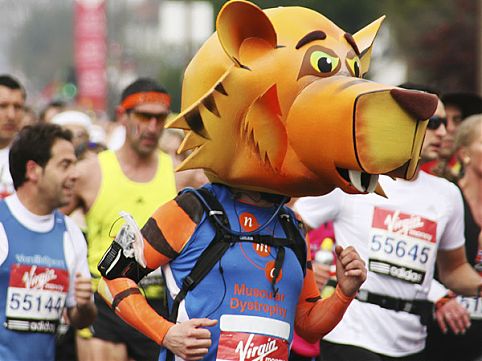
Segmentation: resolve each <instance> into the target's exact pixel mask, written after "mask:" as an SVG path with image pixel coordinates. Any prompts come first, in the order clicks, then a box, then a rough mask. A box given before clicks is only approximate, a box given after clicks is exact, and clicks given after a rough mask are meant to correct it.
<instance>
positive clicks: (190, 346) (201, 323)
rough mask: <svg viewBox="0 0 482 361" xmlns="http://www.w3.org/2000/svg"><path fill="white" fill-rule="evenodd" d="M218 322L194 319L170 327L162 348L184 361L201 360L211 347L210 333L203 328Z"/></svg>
mask: <svg viewBox="0 0 482 361" xmlns="http://www.w3.org/2000/svg"><path fill="white" fill-rule="evenodd" d="M217 322H218V321H217V320H210V319H208V318H194V319H192V320H189V321H184V322H181V323H178V324H175V325H174V326H172V327H171V328H170V329H169V331H167V334H166V335H165V336H164V341H163V342H162V346H164V347H166V348H168V349H169V350H171V351H172V352H173V353H174V354H175V355H177V356H179V357H181V358H182V359H184V360H186V361H195V360H201V359H202V358H203V357H204V356H205V355H206V354H207V353H208V349H209V347H210V346H211V332H209V330H207V329H206V328H204V327H211V326H214V325H215V324H216V323H217Z"/></svg>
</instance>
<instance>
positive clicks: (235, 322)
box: [159, 184, 304, 360]
mask: <svg viewBox="0 0 482 361" xmlns="http://www.w3.org/2000/svg"><path fill="white" fill-rule="evenodd" d="M206 187H208V188H210V189H211V191H213V192H214V193H215V194H216V196H217V198H218V200H219V202H220V203H221V204H222V205H223V207H224V210H225V212H226V215H227V216H228V218H229V222H230V225H231V228H232V229H233V230H235V231H242V232H243V231H244V232H249V231H252V230H254V229H256V228H259V226H261V225H263V224H264V223H265V222H266V221H267V220H269V218H270V217H271V216H272V215H273V213H274V212H275V209H276V207H269V208H264V207H258V206H254V205H250V204H246V203H243V202H240V201H238V200H235V199H234V197H233V194H232V193H231V191H230V189H229V188H227V187H225V186H221V185H217V184H210V185H208V186H206ZM286 212H288V213H290V214H291V216H292V217H294V215H293V214H292V212H291V211H290V210H289V209H287V208H286ZM214 234H215V229H214V227H213V226H212V225H211V223H210V222H209V220H208V219H207V217H206V214H204V215H203V219H202V220H201V222H200V223H199V225H198V227H197V228H196V230H195V232H194V234H193V236H192V237H191V239H190V240H189V242H188V243H187V244H186V246H185V247H184V249H183V250H182V252H181V253H180V254H179V256H177V257H176V258H175V259H173V260H172V261H171V262H170V264H169V265H168V267H167V268H166V267H165V268H164V271H167V272H168V273H170V274H171V275H172V276H171V277H173V278H174V280H175V283H176V285H177V287H179V288H180V285H181V282H182V280H183V279H184V278H185V277H186V276H187V275H188V274H189V272H190V271H191V269H192V268H193V266H194V264H195V263H196V260H197V259H198V258H199V256H200V254H201V253H202V251H203V250H204V249H205V248H206V247H207V246H208V245H209V243H210V242H211V240H212V239H213V237H214ZM259 234H261V235H271V236H273V237H277V238H286V235H285V233H284V231H283V227H282V225H281V223H280V222H279V219H278V217H274V219H273V220H272V221H271V222H270V224H269V225H268V226H267V227H266V228H264V229H263V230H262V231H261V232H260V233H259ZM284 248H285V252H286V253H285V259H284V262H283V266H282V271H281V276H280V277H279V278H278V281H277V282H276V288H277V289H278V292H277V294H275V293H274V291H273V287H272V283H271V277H270V276H271V275H272V271H273V268H274V261H275V258H276V255H277V252H278V249H277V247H269V246H266V245H260V244H255V243H250V242H238V243H235V244H234V245H233V246H231V247H230V248H229V249H228V250H227V251H226V253H225V254H224V255H223V257H222V258H221V260H220V261H219V262H218V263H217V264H216V265H215V266H214V268H213V269H212V270H211V272H210V273H209V274H208V275H207V276H206V277H205V278H204V279H203V280H202V281H201V282H200V284H199V285H198V286H197V287H196V288H195V289H194V290H192V291H190V292H188V294H187V296H186V298H185V300H184V301H183V302H181V305H180V307H179V314H178V321H184V320H187V319H192V318H204V317H206V318H210V319H217V320H219V322H218V324H217V325H216V326H214V327H211V328H210V329H209V330H210V332H211V339H212V346H211V348H210V349H209V353H208V355H206V357H205V358H204V359H205V360H216V359H223V360H240V359H244V360H251V359H256V358H257V357H258V356H261V354H263V353H265V354H266V355H268V354H269V355H271V356H270V357H271V358H273V359H276V358H278V359H280V360H282V359H284V355H286V357H287V353H288V348H289V344H290V342H291V340H292V337H293V332H294V319H295V312H296V306H297V304H298V298H299V295H300V293H301V288H302V285H303V278H304V277H303V269H302V268H301V265H300V262H299V260H298V259H297V257H296V255H295V253H294V252H293V251H292V249H290V248H288V247H284ZM166 276H167V275H166ZM168 288H169V282H168ZM171 288H172V287H171ZM169 291H170V292H169V296H171V292H172V291H173V290H172V289H170V290H169ZM168 301H169V306H171V304H172V298H171V297H169V299H168ZM278 355H279V356H280V357H277V356H278ZM165 357H166V356H165V350H161V354H160V358H159V360H165Z"/></svg>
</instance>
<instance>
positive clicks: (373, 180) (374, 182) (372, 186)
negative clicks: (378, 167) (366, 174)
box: [367, 174, 378, 193]
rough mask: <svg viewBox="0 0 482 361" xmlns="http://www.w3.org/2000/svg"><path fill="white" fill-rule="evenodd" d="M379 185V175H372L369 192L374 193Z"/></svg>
mask: <svg viewBox="0 0 482 361" xmlns="http://www.w3.org/2000/svg"><path fill="white" fill-rule="evenodd" d="M377 184H378V174H372V175H371V176H370V183H369V184H368V188H367V192H368V193H373V192H374V191H375V188H376V187H377Z"/></svg>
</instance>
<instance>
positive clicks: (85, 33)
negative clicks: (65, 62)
mask: <svg viewBox="0 0 482 361" xmlns="http://www.w3.org/2000/svg"><path fill="white" fill-rule="evenodd" d="M106 43H107V20H106V9H105V0H76V1H75V12H74V44H75V45H74V51H75V70H76V76H77V87H78V101H79V103H80V104H81V105H83V106H86V107H88V108H91V109H94V110H99V111H105V110H106V98H107V76H106V62H107V44H106Z"/></svg>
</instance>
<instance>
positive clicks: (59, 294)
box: [0, 124, 96, 361]
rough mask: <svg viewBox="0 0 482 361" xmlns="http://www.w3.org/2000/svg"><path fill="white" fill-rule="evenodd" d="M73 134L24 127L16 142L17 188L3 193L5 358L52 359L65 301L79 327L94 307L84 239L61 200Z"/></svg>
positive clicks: (0, 273)
mask: <svg viewBox="0 0 482 361" xmlns="http://www.w3.org/2000/svg"><path fill="white" fill-rule="evenodd" d="M71 139H72V134H71V133H70V132H69V131H66V130H62V129H61V128H60V127H59V126H57V125H53V124H39V125H36V126H32V127H26V128H24V129H23V130H22V131H21V132H20V134H19V135H18V137H17V138H16V139H15V141H14V142H13V144H12V148H11V151H10V161H11V163H10V165H11V166H10V170H11V174H12V178H13V181H14V185H15V189H16V193H15V194H13V195H11V196H9V197H7V198H6V199H5V200H3V201H0V289H1V291H2V292H0V294H1V296H0V322H1V326H0V360H20V361H23V360H36V361H51V360H52V361H53V360H54V359H55V333H56V328H57V325H58V323H59V320H60V317H61V315H62V313H63V309H64V307H66V308H67V314H68V316H69V320H70V323H71V324H72V325H73V326H74V327H77V328H82V327H86V326H88V325H90V324H91V323H92V322H93V320H94V318H95V315H96V309H95V306H94V303H93V295H92V289H91V286H90V274H89V270H88V266H87V249H86V243H85V239H84V238H83V235H82V233H81V231H80V229H79V228H78V227H77V226H76V225H75V224H74V222H73V221H72V220H71V219H70V218H68V217H66V216H64V215H63V214H62V213H60V212H59V211H58V210H57V209H56V208H58V207H61V206H64V205H66V204H67V202H68V201H69V200H70V198H71V197H72V196H73V185H74V182H75V179H76V170H75V162H76V157H75V154H74V147H73V145H72V143H71Z"/></svg>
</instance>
